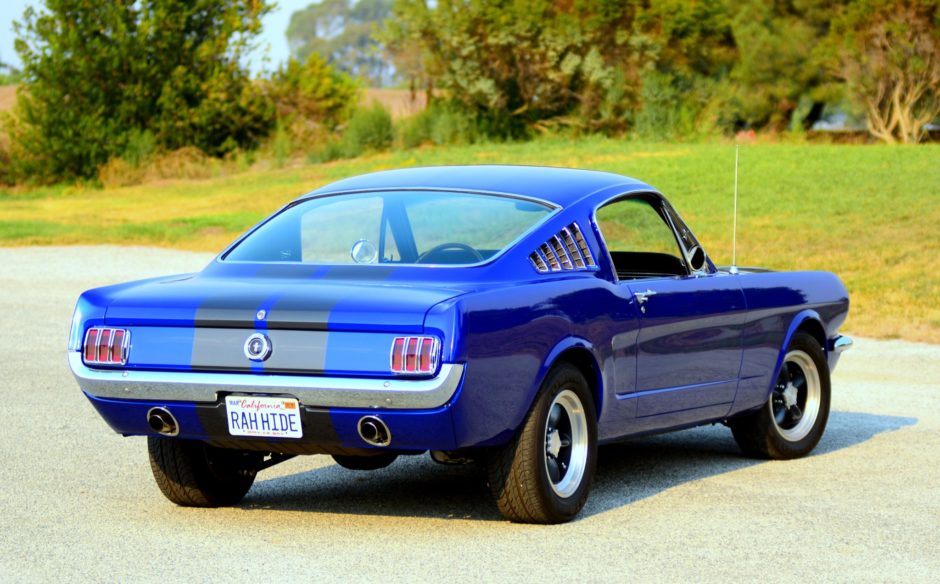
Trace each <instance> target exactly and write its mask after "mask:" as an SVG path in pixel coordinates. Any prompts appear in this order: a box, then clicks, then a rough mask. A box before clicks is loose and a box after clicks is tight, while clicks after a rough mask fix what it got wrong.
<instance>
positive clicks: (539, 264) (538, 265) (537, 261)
mask: <svg viewBox="0 0 940 584" xmlns="http://www.w3.org/2000/svg"><path fill="white" fill-rule="evenodd" d="M529 261H530V262H532V267H533V268H535V271H536V272H539V273H542V272H547V271H548V266H546V265H545V262H543V261H542V256H540V255H539V254H538V253H537V252H534V251H533V252H532V253H530V254H529Z"/></svg>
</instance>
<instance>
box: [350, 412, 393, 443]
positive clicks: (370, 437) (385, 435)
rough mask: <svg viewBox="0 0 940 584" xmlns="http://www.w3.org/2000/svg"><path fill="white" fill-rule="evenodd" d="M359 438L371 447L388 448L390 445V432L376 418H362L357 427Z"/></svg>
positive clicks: (380, 420) (379, 419) (383, 423)
mask: <svg viewBox="0 0 940 584" xmlns="http://www.w3.org/2000/svg"><path fill="white" fill-rule="evenodd" d="M357 427H358V430H359V437H360V438H362V439H363V440H364V441H365V442H366V444H371V445H372V446H388V445H389V444H391V443H392V432H391V430H389V429H388V426H386V425H385V422H383V421H382V419H381V418H379V417H378V416H363V417H362V418H360V419H359V424H358V425H357Z"/></svg>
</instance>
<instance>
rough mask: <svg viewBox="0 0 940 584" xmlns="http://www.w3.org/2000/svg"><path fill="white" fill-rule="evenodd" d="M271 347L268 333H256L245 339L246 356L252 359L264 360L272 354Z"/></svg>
mask: <svg viewBox="0 0 940 584" xmlns="http://www.w3.org/2000/svg"><path fill="white" fill-rule="evenodd" d="M271 349H272V347H271V339H269V338H268V335H265V334H262V333H255V334H253V335H251V336H250V337H248V339H246V340H245V356H246V357H248V358H249V359H251V360H252V361H264V360H265V359H267V358H268V357H270V356H271Z"/></svg>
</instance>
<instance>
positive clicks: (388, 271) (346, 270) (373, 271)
mask: <svg viewBox="0 0 940 584" xmlns="http://www.w3.org/2000/svg"><path fill="white" fill-rule="evenodd" d="M396 270H398V268H397V267H395V266H356V265H348V266H332V267H331V268H330V269H329V270H327V272H326V274H324V275H323V276H322V279H323V280H356V281H368V280H374V281H376V282H382V281H385V280H388V279H389V278H391V277H392V274H394V273H395V271H396Z"/></svg>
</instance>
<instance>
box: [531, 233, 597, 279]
mask: <svg viewBox="0 0 940 584" xmlns="http://www.w3.org/2000/svg"><path fill="white" fill-rule="evenodd" d="M529 261H531V262H532V266H533V267H534V268H535V269H536V271H538V272H541V273H545V272H570V271H575V270H585V269H590V268H593V267H595V266H596V265H597V264H596V263H595V262H594V256H593V255H591V250H590V248H588V245H587V242H586V241H585V240H584V234H583V233H582V232H581V228H580V227H579V226H578V224H577V223H572V224H570V225H568V226H567V227H565V228H564V229H562V230H561V231H559V232H558V233H557V234H555V235H553V236H552V237H551V238H549V240H548V241H546V242H545V243H543V244H542V245H540V246H539V247H538V249H536V250H534V251H533V252H532V253H531V254H529Z"/></svg>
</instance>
